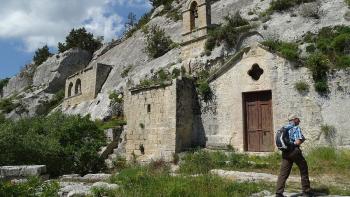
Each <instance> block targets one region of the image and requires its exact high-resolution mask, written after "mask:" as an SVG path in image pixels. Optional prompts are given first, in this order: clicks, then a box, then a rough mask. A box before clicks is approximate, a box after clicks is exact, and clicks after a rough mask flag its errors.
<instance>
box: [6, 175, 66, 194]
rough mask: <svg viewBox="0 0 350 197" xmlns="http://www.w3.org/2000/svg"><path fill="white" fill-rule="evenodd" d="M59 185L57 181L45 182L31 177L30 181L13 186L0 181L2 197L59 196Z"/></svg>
mask: <svg viewBox="0 0 350 197" xmlns="http://www.w3.org/2000/svg"><path fill="white" fill-rule="evenodd" d="M58 190H59V183H58V182H56V181H50V182H43V181H42V180H41V179H40V178H38V177H30V178H29V179H28V181H26V182H21V183H16V184H13V183H11V182H10V181H1V180H0V196H30V197H46V196H47V197H49V196H57V192H58Z"/></svg>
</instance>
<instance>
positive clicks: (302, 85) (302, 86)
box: [294, 81, 310, 94]
mask: <svg viewBox="0 0 350 197" xmlns="http://www.w3.org/2000/svg"><path fill="white" fill-rule="evenodd" d="M294 88H295V89H296V90H297V91H298V92H299V93H300V94H305V93H307V92H309V89H310V86H309V84H307V83H306V82H304V81H299V82H297V83H295V84H294Z"/></svg>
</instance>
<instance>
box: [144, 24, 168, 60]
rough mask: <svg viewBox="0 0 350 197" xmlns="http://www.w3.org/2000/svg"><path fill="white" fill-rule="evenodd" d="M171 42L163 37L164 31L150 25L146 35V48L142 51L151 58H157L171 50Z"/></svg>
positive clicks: (166, 37)
mask: <svg viewBox="0 0 350 197" xmlns="http://www.w3.org/2000/svg"><path fill="white" fill-rule="evenodd" d="M172 43H173V41H172V40H171V39H170V36H166V35H165V31H164V29H161V28H160V27H159V26H158V25H152V26H151V27H150V29H148V34H146V47H145V49H144V51H145V52H146V53H147V54H148V56H149V57H151V58H158V57H160V56H162V55H164V54H165V53H167V52H168V51H170V50H171V48H170V45H171V44H172Z"/></svg>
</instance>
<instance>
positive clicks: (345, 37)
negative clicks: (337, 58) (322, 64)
mask: <svg viewBox="0 0 350 197" xmlns="http://www.w3.org/2000/svg"><path fill="white" fill-rule="evenodd" d="M349 45H350V33H344V34H340V35H339V36H337V37H335V38H334V39H333V42H332V47H333V48H334V49H335V51H336V52H337V53H340V54H342V53H344V51H345V50H350V48H349Z"/></svg>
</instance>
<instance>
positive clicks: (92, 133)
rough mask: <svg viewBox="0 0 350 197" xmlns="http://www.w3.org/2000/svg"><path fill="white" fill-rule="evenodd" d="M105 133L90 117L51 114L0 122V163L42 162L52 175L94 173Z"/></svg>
mask: <svg viewBox="0 0 350 197" xmlns="http://www.w3.org/2000/svg"><path fill="white" fill-rule="evenodd" d="M104 143H105V137H104V133H103V132H102V131H101V130H99V129H98V128H97V126H96V125H95V123H94V122H92V121H90V120H89V117H87V116H86V117H80V116H67V115H64V114H62V113H58V112H57V113H53V114H51V115H49V116H47V117H35V118H28V119H21V120H19V121H17V122H13V121H8V122H5V123H2V124H1V125H0V149H1V150H3V151H1V152H0V165H30V164H43V165H46V166H47V169H48V172H49V173H50V175H52V176H57V175H61V174H64V173H72V172H75V173H80V174H84V173H88V172H90V171H91V172H97V171H99V170H100V169H101V167H103V160H101V159H100V158H99V156H98V154H97V153H98V151H99V149H100V147H101V146H102V145H104Z"/></svg>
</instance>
